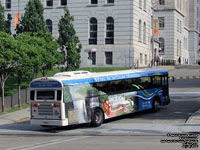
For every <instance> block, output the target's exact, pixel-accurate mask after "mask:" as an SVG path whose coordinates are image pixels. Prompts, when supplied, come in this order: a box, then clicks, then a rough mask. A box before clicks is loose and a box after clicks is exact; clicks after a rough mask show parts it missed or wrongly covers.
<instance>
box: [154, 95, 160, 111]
mask: <svg viewBox="0 0 200 150" xmlns="http://www.w3.org/2000/svg"><path fill="white" fill-rule="evenodd" d="M159 109H160V103H159V100H158V98H155V99H154V101H153V104H152V112H157V111H158V110H159Z"/></svg>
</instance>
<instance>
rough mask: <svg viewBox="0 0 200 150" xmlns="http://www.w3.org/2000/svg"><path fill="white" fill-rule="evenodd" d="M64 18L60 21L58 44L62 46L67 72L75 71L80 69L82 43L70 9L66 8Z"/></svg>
mask: <svg viewBox="0 0 200 150" xmlns="http://www.w3.org/2000/svg"><path fill="white" fill-rule="evenodd" d="M64 12H65V14H64V16H62V17H61V19H60V20H59V24H58V28H59V30H58V31H59V37H58V42H59V44H60V46H61V48H60V49H61V52H62V53H63V55H64V62H63V64H64V65H66V70H67V71H68V70H75V69H77V68H79V67H80V63H81V61H80V58H81V56H80V52H81V48H82V46H81V43H80V41H79V38H78V36H77V35H76V31H75V29H74V25H73V21H74V18H73V16H71V15H70V12H69V9H68V8H67V7H65V8H64Z"/></svg>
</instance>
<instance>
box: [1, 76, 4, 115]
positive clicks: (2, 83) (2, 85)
mask: <svg viewBox="0 0 200 150" xmlns="http://www.w3.org/2000/svg"><path fill="white" fill-rule="evenodd" d="M4 85H5V82H4V80H3V79H1V96H2V112H4V111H5V110H4V103H5V102H4V101H5V100H4Z"/></svg>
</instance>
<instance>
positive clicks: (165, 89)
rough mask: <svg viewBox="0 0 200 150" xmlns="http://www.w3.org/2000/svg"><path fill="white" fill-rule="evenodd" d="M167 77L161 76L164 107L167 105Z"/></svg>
mask: <svg viewBox="0 0 200 150" xmlns="http://www.w3.org/2000/svg"><path fill="white" fill-rule="evenodd" d="M168 86H169V85H168V77H167V76H162V87H163V99H164V105H166V104H168V103H169V87H168Z"/></svg>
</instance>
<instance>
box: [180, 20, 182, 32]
mask: <svg viewBox="0 0 200 150" xmlns="http://www.w3.org/2000/svg"><path fill="white" fill-rule="evenodd" d="M181 32H182V22H181V20H180V33H181Z"/></svg>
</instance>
